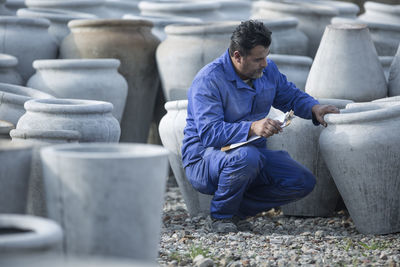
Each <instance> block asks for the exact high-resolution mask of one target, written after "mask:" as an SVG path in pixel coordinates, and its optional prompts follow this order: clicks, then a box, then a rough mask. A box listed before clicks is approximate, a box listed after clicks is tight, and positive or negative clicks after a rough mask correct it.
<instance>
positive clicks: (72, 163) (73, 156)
mask: <svg viewBox="0 0 400 267" xmlns="http://www.w3.org/2000/svg"><path fill="white" fill-rule="evenodd" d="M41 158H42V163H43V174H44V181H45V188H46V190H45V191H46V201H47V210H48V216H49V218H52V219H54V220H55V221H57V222H60V224H61V225H62V226H63V228H64V232H65V240H64V251H66V253H67V254H81V255H88V254H89V255H102V256H115V257H126V258H135V259H143V260H151V261H154V260H155V259H156V256H157V252H158V244H159V238H160V237H159V234H160V230H161V215H162V207H163V202H164V192H165V185H166V178H167V170H168V168H167V167H168V152H167V151H166V150H165V149H164V148H162V147H160V146H155V145H148V144H68V145H58V146H51V147H46V148H44V149H42V150H41ZM132 170H134V171H132ZM116 174H117V175H116ZM104 240H107V242H104Z"/></svg>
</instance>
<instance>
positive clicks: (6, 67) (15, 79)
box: [0, 54, 23, 85]
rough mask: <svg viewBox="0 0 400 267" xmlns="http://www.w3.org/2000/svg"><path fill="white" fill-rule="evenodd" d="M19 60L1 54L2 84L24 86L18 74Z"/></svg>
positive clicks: (0, 71)
mask: <svg viewBox="0 0 400 267" xmlns="http://www.w3.org/2000/svg"><path fill="white" fill-rule="evenodd" d="M17 65H18V59H17V58H16V57H14V56H11V55H7V54H0V83H11V84H20V85H22V84H23V81H22V77H21V75H19V73H18V72H17V70H16V68H17Z"/></svg>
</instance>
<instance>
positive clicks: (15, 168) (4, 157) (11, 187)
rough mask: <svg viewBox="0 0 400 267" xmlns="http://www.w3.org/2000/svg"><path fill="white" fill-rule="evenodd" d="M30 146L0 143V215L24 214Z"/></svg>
mask: <svg viewBox="0 0 400 267" xmlns="http://www.w3.org/2000/svg"><path fill="white" fill-rule="evenodd" d="M31 159H32V146H31V145H29V144H15V143H12V142H10V141H6V140H2V141H0V162H1V164H0V190H1V192H0V213H21V214H22V213H25V211H26V204H27V194H28V183H29V175H30V168H31Z"/></svg>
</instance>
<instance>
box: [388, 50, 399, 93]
mask: <svg viewBox="0 0 400 267" xmlns="http://www.w3.org/2000/svg"><path fill="white" fill-rule="evenodd" d="M388 87H389V92H388V95H389V96H398V95H400V45H399V48H398V49H397V53H396V56H395V57H394V59H393V62H392V65H390V71H389V81H388Z"/></svg>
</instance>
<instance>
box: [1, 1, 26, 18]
mask: <svg viewBox="0 0 400 267" xmlns="http://www.w3.org/2000/svg"><path fill="white" fill-rule="evenodd" d="M6 7H7V9H8V10H10V11H11V13H12V14H14V15H15V14H16V13H17V10H18V9H20V8H26V5H25V0H7V1H6Z"/></svg>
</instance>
